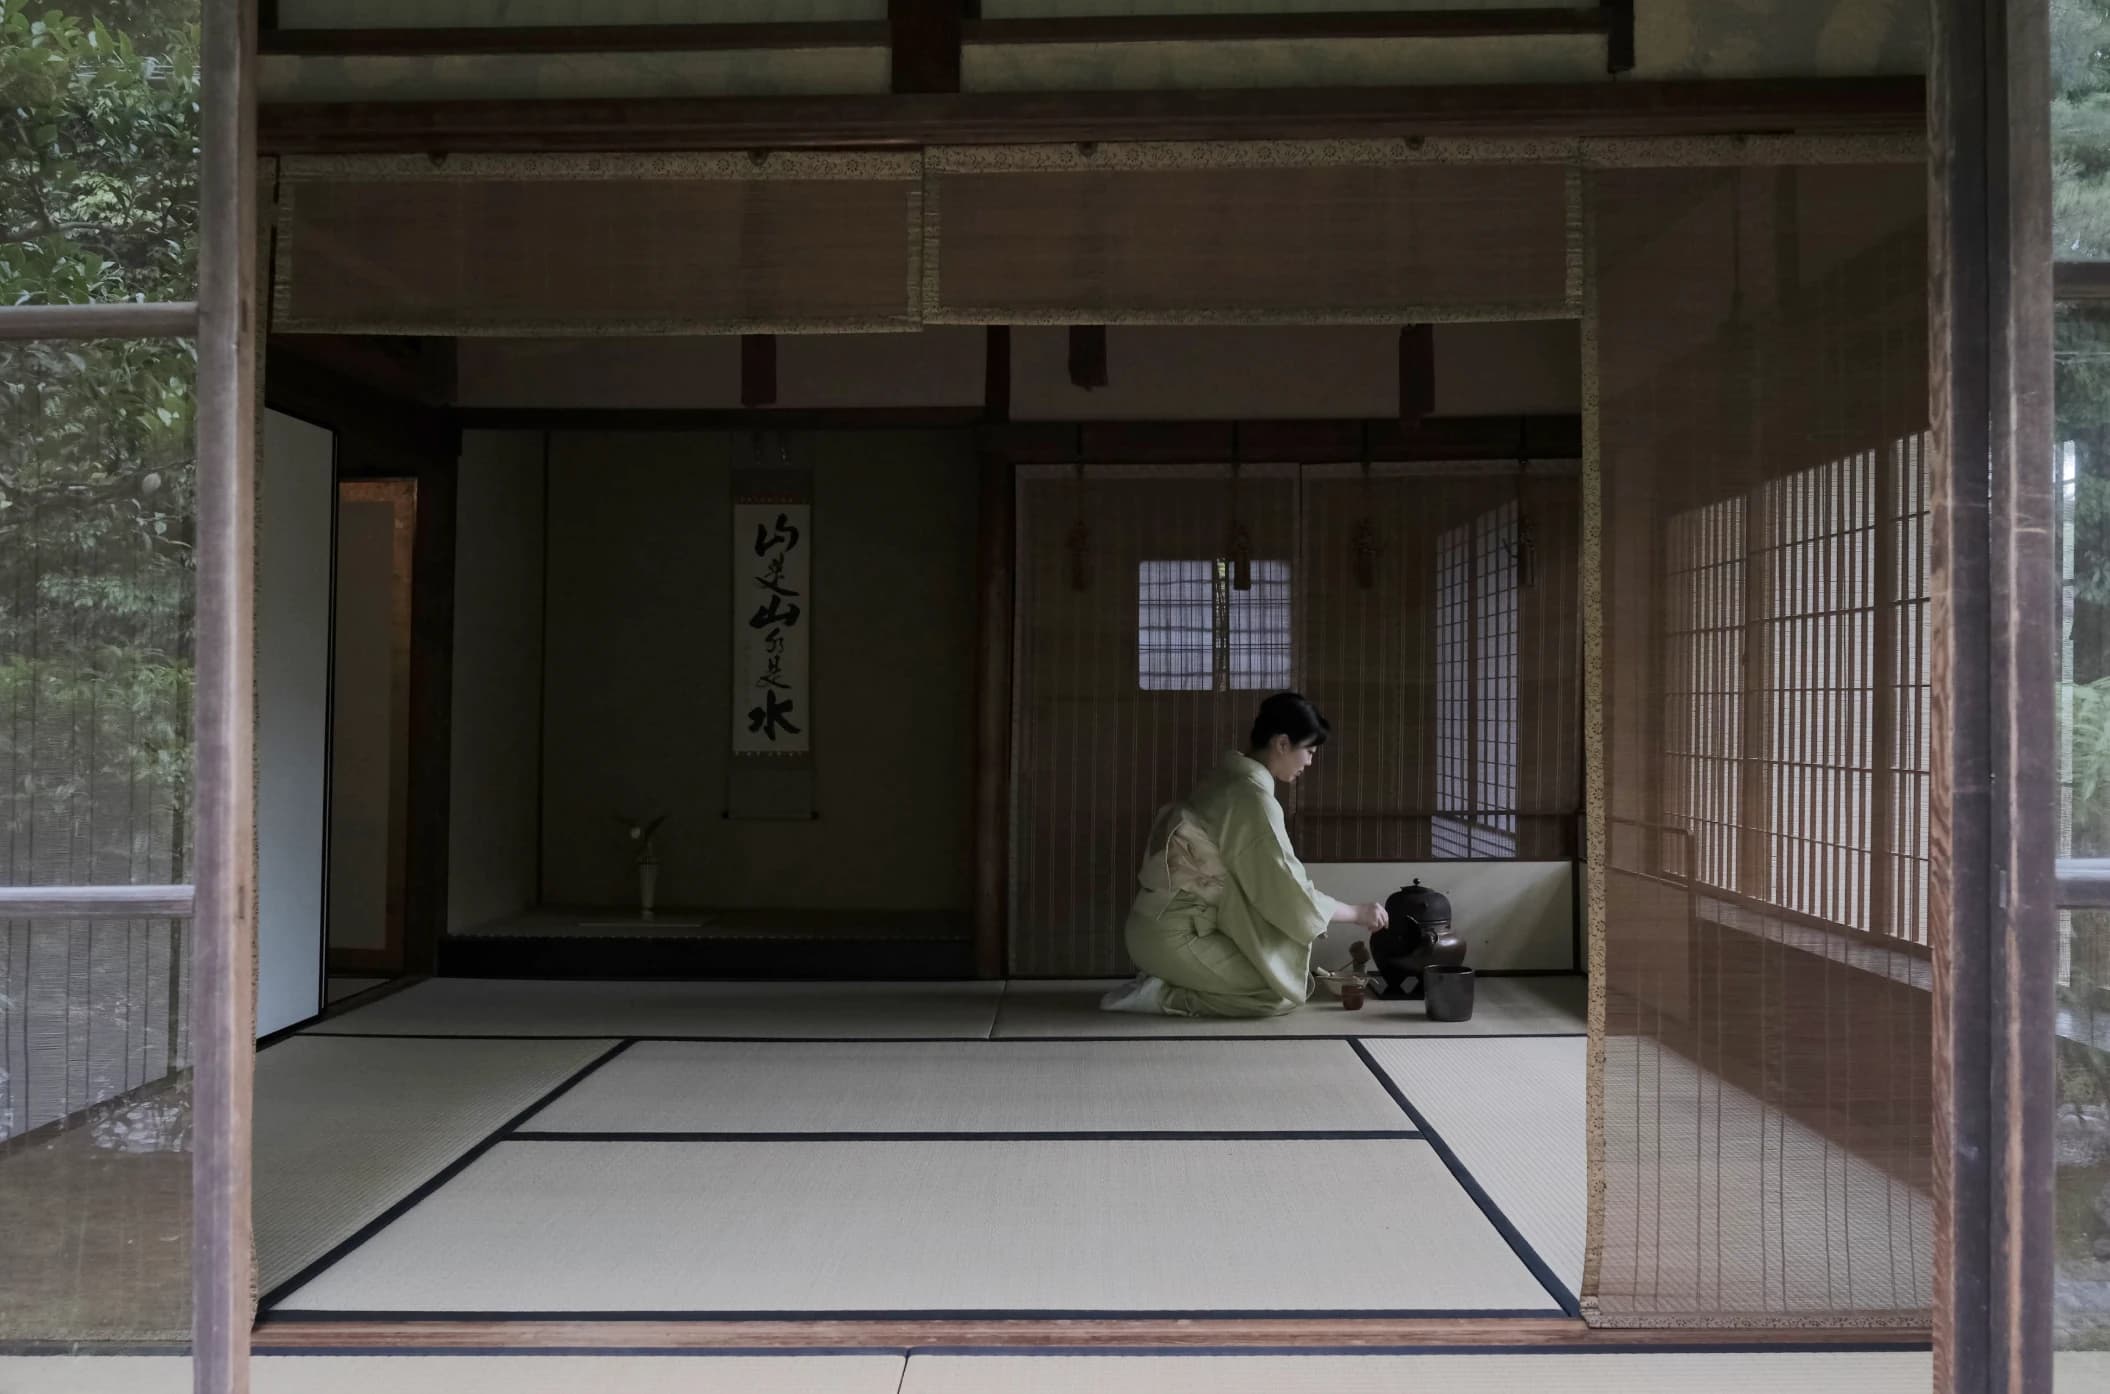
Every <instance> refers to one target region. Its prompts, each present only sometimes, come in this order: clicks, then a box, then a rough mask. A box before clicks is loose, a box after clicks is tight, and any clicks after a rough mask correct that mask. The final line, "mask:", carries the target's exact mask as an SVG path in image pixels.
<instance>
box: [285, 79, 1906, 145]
mask: <svg viewBox="0 0 2110 1394" xmlns="http://www.w3.org/2000/svg"><path fill="white" fill-rule="evenodd" d="M1925 123H1926V92H1925V83H1924V81H1923V80H1922V79H1920V78H1917V77H1903V78H1851V79H1849V78H1797V79H1783V80H1757V81H1736V82H1618V83H1612V82H1603V83H1546V84H1516V85H1502V86H1458V87H1383V88H1330V89H1329V88H1296V89H1280V90H1255V91H1190V92H1093V93H1010V92H981V93H914V94H904V95H898V96H832V97H757V98H748V97H722V98H635V99H618V98H606V99H601V98H579V99H565V100H556V101H532V100H511V101H499V100H488V101H486V100H478V101H445V102H420V101H389V102H356V103H351V102H348V103H325V102H306V103H298V102H296V103H267V104H265V106H264V107H263V109H262V113H261V125H262V131H261V145H262V148H263V149H264V150H265V151H267V152H270V153H279V154H331V153H359V152H378V151H399V152H409V153H418V154H438V153H450V152H470V151H537V152H539V151H557V150H574V151H576V150H604V151H654V150H752V149H812V148H879V149H889V148H892V149H898V148H914V147H917V146H922V145H941V144H942V145H982V144H1012V143H1035V142H1066V141H1117V140H1268V139H1344V138H1355V137H1385V136H1392V137H1400V136H1405V137H1414V136H1422V137H1432V138H1433V137H1446V138H1461V137H1514V138H1550V139H1560V138H1576V137H1625V136H1708V135H1767V134H1801V135H1896V134H1904V133H1918V132H1922V131H1924V130H1925Z"/></svg>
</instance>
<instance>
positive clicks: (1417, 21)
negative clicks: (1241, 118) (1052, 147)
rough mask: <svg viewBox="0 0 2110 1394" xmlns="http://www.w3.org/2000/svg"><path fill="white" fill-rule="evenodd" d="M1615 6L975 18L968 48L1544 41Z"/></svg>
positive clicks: (1600, 24)
mask: <svg viewBox="0 0 2110 1394" xmlns="http://www.w3.org/2000/svg"><path fill="white" fill-rule="evenodd" d="M1611 8H1612V7H1610V6H1606V5H1588V6H1576V7H1562V8H1538V9H1531V8H1520V9H1487V10H1470V9H1465V10H1322V11H1314V12H1311V13H1305V14H1137V15H1060V16H1055V15H1051V16H1047V17H1035V18H1031V19H983V20H974V21H970V22H969V23H968V24H967V25H966V27H965V38H966V41H967V42H968V43H970V44H1121V43H1236V42H1283V41H1288V40H1297V39H1478V38H1540V37H1544V36H1547V35H1556V34H1603V33H1607V32H1608V31H1609V30H1610V28H1611V22H1612V16H1611Z"/></svg>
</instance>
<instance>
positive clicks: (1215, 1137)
mask: <svg viewBox="0 0 2110 1394" xmlns="http://www.w3.org/2000/svg"><path fill="white" fill-rule="evenodd" d="M1426 1140H1427V1139H1425V1138H1424V1137H1423V1136H1422V1135H1421V1134H1420V1133H1418V1132H1415V1131H1413V1130H1412V1129H1410V1128H1265V1129H1262V1128H1247V1129H1206V1128H1202V1129H1191V1130H1180V1129H1160V1130H1155V1131H1153V1130H1147V1129H1121V1128H1113V1129H1089V1128H1085V1129H1069V1130H1052V1131H1047V1132H983V1131H976V1132H944V1131H933V1132H812V1133H649V1132H646V1133H639V1132H571V1131H556V1132H528V1131H523V1132H517V1133H513V1134H511V1135H510V1136H507V1137H503V1138H500V1139H499V1141H500V1142H1424V1141H1426Z"/></svg>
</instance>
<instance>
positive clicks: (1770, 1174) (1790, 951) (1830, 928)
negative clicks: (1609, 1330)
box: [1586, 165, 1933, 1325]
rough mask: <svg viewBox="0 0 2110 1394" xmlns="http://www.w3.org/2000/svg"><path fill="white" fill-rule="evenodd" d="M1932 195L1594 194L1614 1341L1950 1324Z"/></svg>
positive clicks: (1632, 185) (1709, 179)
mask: <svg viewBox="0 0 2110 1394" xmlns="http://www.w3.org/2000/svg"><path fill="white" fill-rule="evenodd" d="M1924 202H1925V199H1924V190H1923V173H1922V171H1921V170H1920V168H1919V167H1918V166H1915V165H1899V166H1869V167H1861V168H1843V169H1842V168H1828V169H1799V168H1794V167H1786V168H1743V169H1734V170H1732V169H1688V170H1655V171H1642V170H1635V171H1616V172H1606V173H1602V174H1595V175H1592V176H1591V188H1590V208H1591V217H1592V219H1593V225H1594V229H1595V231H1594V237H1593V241H1592V248H1593V255H1594V257H1595V263H1594V278H1595V279H1594V287H1593V289H1594V294H1595V302H1596V344H1597V353H1598V358H1597V367H1598V384H1599V401H1598V407H1599V423H1600V425H1599V448H1600V461H1601V469H1602V501H1603V526H1604V534H1603V536H1604V557H1605V562H1604V566H1603V570H1602V587H1603V589H1602V597H1603V612H1604V623H1605V637H1606V648H1605V663H1606V668H1605V673H1604V679H1603V681H1604V689H1603V691H1604V701H1605V708H1604V711H1605V720H1606V728H1607V757H1608V767H1607V796H1608V800H1609V815H1610V827H1609V834H1610V837H1609V842H1610V862H1609V865H1608V867H1607V868H1606V869H1605V872H1604V877H1605V881H1604V886H1605V912H1604V919H1603V924H1602V933H1603V935H1604V954H1605V957H1604V962H1605V975H1604V981H1603V983H1602V984H1601V987H1602V990H1603V992H1604V996H1605V1025H1604V1031H1605V1068H1604V1076H1603V1081H1602V1083H1603V1106H1602V1109H1601V1111H1600V1113H1599V1115H1598V1117H1597V1120H1596V1122H1597V1125H1598V1126H1597V1128H1596V1129H1595V1133H1596V1138H1595V1147H1596V1149H1597V1154H1596V1157H1595V1158H1594V1161H1595V1162H1596V1164H1597V1165H1596V1168H1595V1170H1596V1172H1597V1174H1598V1175H1599V1176H1600V1177H1601V1178H1602V1180H1603V1182H1604V1194H1603V1199H1602V1203H1601V1211H1600V1213H1599V1215H1598V1216H1597V1221H1598V1223H1597V1224H1596V1225H1595V1227H1594V1230H1593V1251H1594V1252H1593V1276H1592V1278H1591V1280H1590V1282H1589V1283H1588V1284H1586V1286H1587V1287H1588V1293H1587V1297H1588V1300H1589V1301H1590V1303H1591V1304H1592V1308H1593V1315H1594V1316H1595V1317H1596V1318H1597V1319H1598V1320H1600V1321H1602V1322H1605V1323H1607V1324H1612V1325H1622V1324H1623V1325H1652V1324H1665V1323H1669V1324H1677V1323H1695V1324H1708V1325H1725V1324H1726V1325H1735V1324H1739V1323H1758V1324H1794V1323H1797V1322H1809V1323H1816V1324H1825V1325H1837V1324H1842V1323H1843V1324H1849V1325H1851V1324H1897V1323H1916V1322H1919V1321H1923V1320H1925V1317H1926V1308H1927V1306H1928V1304H1929V1302H1930V1301H1931V1292H1932V1289H1931V1277H1930V1272H1931V1270H1930V1263H1931V1250H1930V1241H1931V1221H1932V1212H1931V1203H1930V1200H1929V1194H1928V1189H1927V1188H1928V1184H1929V1174H1930V1162H1931V1158H1930V1152H1929V1149H1930V1145H1931V1141H1932V1138H1933V1125H1932V1116H1931V1102H1930V1099H1931V1084H1930V1078H1929V1063H1928V1062H1929V1050H1930V1035H1929V1033H1930V1029H1931V1015H1930V988H1931V972H1930V964H1929V962H1928V959H1927V956H1926V953H1925V950H1924V947H1923V946H1924V945H1925V944H1926V943H1927V940H1928V928H1929V927H1928V925H1927V924H1926V919H1925V916H1926V877H1927V862H1926V857H1927V852H1926V827H1927V823H1926V807H1927V793H1928V787H1927V781H1928V776H1927V769H1928V765H1927V747H1926V739H1927V716H1926V694H1927V672H1926V656H1927V643H1926V634H1925V624H1926V614H1927V605H1926V596H1927V583H1926V551H1925V548H1926V522H1927V504H1926V500H1927V494H1926V479H1925V469H1924V457H1923V445H1922V441H1923V433H1924V430H1925V427H1926V422H1927V392H1926V325H1925V308H1924V307H1925V299H1926V294H1925V289H1926V280H1925V277H1926V260H1925V243H1926V231H1925V223H1924V214H1923V206H1924Z"/></svg>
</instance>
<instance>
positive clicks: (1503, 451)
mask: <svg viewBox="0 0 2110 1394" xmlns="http://www.w3.org/2000/svg"><path fill="white" fill-rule="evenodd" d="M1234 436H1235V440H1234ZM1520 442H1521V446H1522V449H1523V451H1524V452H1525V453H1526V454H1527V455H1528V457H1529V458H1531V459H1534V460H1573V459H1577V458H1579V457H1580V456H1581V454H1582V418H1581V417H1579V416H1575V415H1572V414H1564V415H1548V416H1524V417H1516V416H1454V417H1430V418H1428V419H1427V420H1425V421H1423V422H1422V423H1421V425H1420V426H1419V427H1417V428H1415V429H1412V430H1409V429H1407V428H1406V427H1404V426H1402V425H1401V424H1400V423H1399V422H1397V421H1241V422H1230V421H1112V422H1087V423H1083V424H1079V423H1076V422H1020V423H1015V424H1012V425H1008V426H1003V425H991V426H989V427H987V428H986V429H985V431H984V435H983V444H984V447H985V448H986V449H988V450H990V451H992V452H994V453H996V454H998V455H1001V456H1002V457H1003V458H1005V459H1007V460H1010V461H1011V462H1012V463H1014V464H1181V463H1189V464H1211V463H1221V462H1224V461H1227V460H1230V459H1233V458H1234V457H1243V458H1245V459H1251V460H1263V459H1264V460H1296V461H1299V462H1300V463H1304V464H1314V465H1317V464H1343V463H1354V462H1357V461H1361V460H1364V459H1371V460H1380V461H1398V462H1412V461H1425V460H1460V461H1466V460H1487V461H1490V462H1500V463H1502V464H1503V465H1504V466H1505V467H1508V468H1514V462H1515V461H1516V458H1517V454H1518V450H1519V445H1520ZM1366 450H1367V451H1368V454H1367V455H1366V454H1365V453H1364V452H1365V451H1366Z"/></svg>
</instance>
